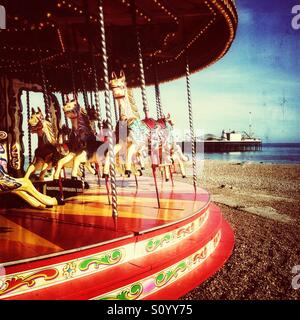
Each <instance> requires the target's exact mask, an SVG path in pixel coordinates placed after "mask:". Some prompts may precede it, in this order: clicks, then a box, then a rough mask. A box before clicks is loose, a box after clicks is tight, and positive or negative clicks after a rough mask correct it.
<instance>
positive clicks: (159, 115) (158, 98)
mask: <svg viewBox="0 0 300 320" xmlns="http://www.w3.org/2000/svg"><path fill="white" fill-rule="evenodd" d="M153 68H154V78H155V97H156V113H157V119H161V118H162V104H161V96H160V88H159V82H158V74H157V68H156V64H155V61H153Z"/></svg>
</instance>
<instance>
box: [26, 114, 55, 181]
mask: <svg viewBox="0 0 300 320" xmlns="http://www.w3.org/2000/svg"><path fill="white" fill-rule="evenodd" d="M31 110H32V112H31V118H30V119H29V121H28V122H29V128H30V132H31V133H36V134H37V136H38V147H37V149H36V150H35V156H34V159H33V162H32V163H31V164H30V165H29V167H28V169H27V171H26V174H25V177H24V178H27V179H29V178H30V176H31V174H33V173H34V172H35V171H37V170H40V175H39V180H40V181H44V177H45V174H46V172H47V170H49V169H51V168H52V167H54V166H55V165H56V164H57V161H58V160H59V159H60V157H61V156H60V154H59V152H58V150H57V148H56V145H57V133H55V132H54V130H53V126H52V124H51V122H50V121H48V120H46V119H45V117H44V115H43V113H42V111H41V109H40V108H38V111H35V110H34V109H33V108H32V109H31Z"/></svg>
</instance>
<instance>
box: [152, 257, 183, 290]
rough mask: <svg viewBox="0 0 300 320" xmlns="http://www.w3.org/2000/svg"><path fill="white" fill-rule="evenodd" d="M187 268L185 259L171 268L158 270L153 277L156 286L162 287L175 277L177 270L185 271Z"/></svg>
mask: <svg viewBox="0 0 300 320" xmlns="http://www.w3.org/2000/svg"><path fill="white" fill-rule="evenodd" d="M187 269H188V265H187V263H186V261H181V262H180V263H178V265H177V266H176V267H175V268H174V269H171V270H168V271H162V272H160V273H159V274H158V275H157V277H156V278H155V284H156V286H157V287H162V286H164V285H166V284H167V283H168V282H170V281H171V279H173V278H177V276H178V272H179V271H180V272H185V271H186V270H187Z"/></svg>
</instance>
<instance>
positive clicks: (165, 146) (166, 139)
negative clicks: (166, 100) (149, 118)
mask: <svg viewBox="0 0 300 320" xmlns="http://www.w3.org/2000/svg"><path fill="white" fill-rule="evenodd" d="M157 122H158V123H159V125H160V126H161V129H162V131H161V141H163V143H162V158H163V159H165V162H167V163H170V162H171V163H172V164H173V165H175V164H178V166H179V169H180V173H181V175H182V177H183V178H185V177H186V171H185V167H184V164H183V163H184V162H187V161H188V160H189V158H188V157H187V156H185V155H184V154H183V152H182V150H181V148H180V146H179V145H178V144H177V143H176V139H175V136H174V124H173V122H172V120H171V116H170V114H169V113H168V115H167V116H164V115H163V116H162V118H160V119H158V120H157Z"/></svg>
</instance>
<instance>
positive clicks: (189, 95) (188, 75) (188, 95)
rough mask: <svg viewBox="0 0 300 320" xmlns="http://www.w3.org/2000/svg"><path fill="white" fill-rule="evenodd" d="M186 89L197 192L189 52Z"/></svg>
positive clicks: (195, 181)
mask: <svg viewBox="0 0 300 320" xmlns="http://www.w3.org/2000/svg"><path fill="white" fill-rule="evenodd" d="M185 71H186V89H187V97H188V110H189V126H190V136H191V140H192V162H193V185H194V189H195V192H196V191H197V166H196V164H197V163H196V139H195V132H194V122H193V106H192V94H191V82H190V64H189V58H188V54H187V55H186V69H185Z"/></svg>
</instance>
